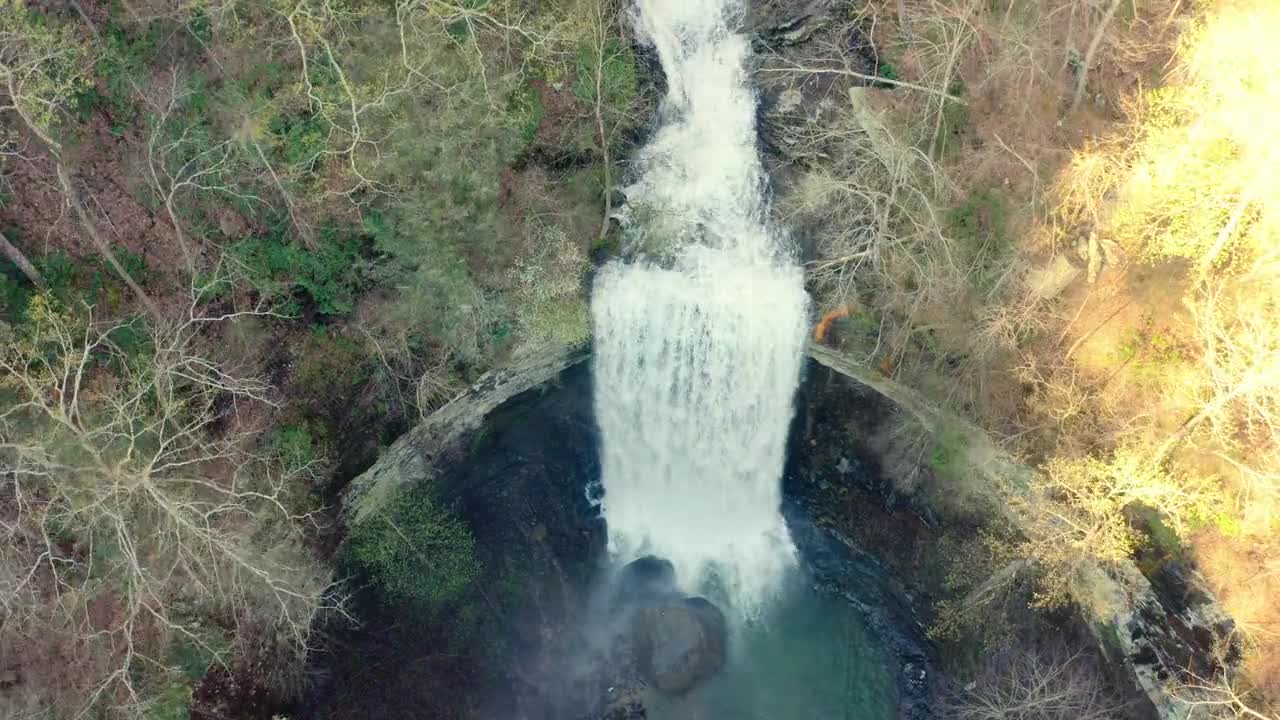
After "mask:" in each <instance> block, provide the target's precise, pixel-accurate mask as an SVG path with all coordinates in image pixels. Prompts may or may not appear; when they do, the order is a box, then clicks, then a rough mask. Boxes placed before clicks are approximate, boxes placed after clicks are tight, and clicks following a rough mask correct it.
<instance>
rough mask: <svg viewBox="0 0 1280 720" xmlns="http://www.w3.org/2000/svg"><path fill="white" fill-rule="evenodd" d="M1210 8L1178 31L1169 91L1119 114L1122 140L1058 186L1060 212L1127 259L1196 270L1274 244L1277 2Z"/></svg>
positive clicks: (1079, 158) (1277, 223)
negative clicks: (1124, 124) (1124, 121)
mask: <svg viewBox="0 0 1280 720" xmlns="http://www.w3.org/2000/svg"><path fill="white" fill-rule="evenodd" d="M1218 5H1219V6H1220V7H1218V8H1216V9H1214V10H1213V11H1212V12H1210V13H1208V14H1207V15H1205V16H1204V17H1202V18H1200V19H1199V20H1198V21H1197V22H1196V23H1195V24H1194V25H1193V27H1192V28H1191V29H1190V30H1188V31H1187V32H1186V33H1185V34H1184V36H1183V42H1182V44H1181V47H1180V48H1179V51H1178V56H1177V65H1176V67H1175V69H1174V70H1173V72H1172V74H1171V77H1170V82H1169V84H1168V85H1167V86H1166V87H1163V88H1160V89H1158V90H1155V91H1152V92H1149V93H1147V94H1146V96H1145V97H1142V98H1140V99H1139V100H1138V102H1137V103H1136V105H1135V107H1133V108H1131V109H1130V112H1131V114H1132V115H1133V120H1134V121H1135V122H1134V127H1135V133H1136V137H1135V138H1133V139H1132V143H1119V144H1106V145H1099V144H1095V145H1092V146H1090V147H1086V148H1085V149H1084V150H1082V151H1080V152H1078V153H1077V154H1076V155H1075V157H1074V158H1073V160H1072V163H1071V167H1070V169H1069V170H1068V172H1067V173H1066V174H1065V176H1064V178H1063V180H1062V181H1061V182H1060V184H1059V192H1060V193H1061V197H1062V203H1063V205H1062V210H1063V211H1064V214H1066V215H1067V216H1068V217H1069V218H1071V219H1074V220H1085V221H1089V220H1091V221H1094V222H1097V223H1098V224H1099V225H1100V229H1101V230H1102V231H1103V232H1104V233H1105V234H1107V235H1108V236H1110V237H1111V238H1113V239H1114V240H1115V241H1116V242H1118V243H1119V244H1120V245H1121V246H1122V247H1123V248H1125V249H1126V250H1127V251H1129V252H1131V253H1133V254H1134V255H1136V256H1138V257H1142V258H1145V259H1150V260H1158V259H1162V258H1175V257H1176V258H1186V259H1189V260H1192V261H1194V262H1196V263H1198V264H1199V265H1200V266H1201V267H1202V268H1204V269H1207V268H1210V267H1215V266H1217V267H1225V266H1231V265H1236V264H1239V263H1242V262H1248V261H1250V260H1251V259H1252V258H1254V257H1256V256H1257V255H1258V254H1259V253H1263V252H1266V251H1267V250H1268V249H1269V248H1275V247H1276V246H1277V244H1278V243H1280V214H1278V213H1280V177H1278V175H1277V173H1280V170H1278V168H1280V147H1277V145H1276V143H1275V142H1274V138H1275V137H1277V136H1280V116H1278V115H1277V114H1276V112H1275V108H1277V107H1280V53H1278V52H1277V50H1276V47H1275V43H1274V38H1276V37H1278V36H1280V5H1277V4H1275V3H1272V2H1267V1H1265V0H1240V1H1237V2H1222V3H1218ZM1090 216H1092V217H1090Z"/></svg>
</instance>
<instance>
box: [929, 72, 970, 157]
mask: <svg viewBox="0 0 1280 720" xmlns="http://www.w3.org/2000/svg"><path fill="white" fill-rule="evenodd" d="M947 92H948V93H950V94H951V95H952V96H954V97H957V98H958V97H963V96H964V92H965V85H964V81H962V80H960V79H959V78H956V79H954V80H952V81H951V85H950V86H949V87H948V88H947ZM940 112H941V115H940V116H939V118H938V121H937V125H936V128H937V133H936V134H935V135H934V136H933V140H932V144H931V146H930V147H931V148H932V150H933V154H934V157H936V158H939V159H941V158H943V157H945V156H946V155H947V153H948V152H949V151H951V150H957V149H959V147H960V134H961V133H962V132H964V129H965V128H966V127H968V125H969V106H968V105H966V104H964V103H962V102H957V101H955V100H950V99H944V100H943V101H942V108H941V110H940Z"/></svg>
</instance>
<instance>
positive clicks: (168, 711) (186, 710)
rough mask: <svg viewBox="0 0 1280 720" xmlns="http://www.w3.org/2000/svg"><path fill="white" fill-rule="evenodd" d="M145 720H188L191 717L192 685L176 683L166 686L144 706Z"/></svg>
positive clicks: (182, 682)
mask: <svg viewBox="0 0 1280 720" xmlns="http://www.w3.org/2000/svg"><path fill="white" fill-rule="evenodd" d="M142 717H143V719H144V720H188V718H190V717H191V685H190V684H188V683H187V682H184V681H175V682H171V683H169V684H167V685H165V686H164V687H163V688H162V689H161V690H160V691H159V692H157V693H156V694H155V695H154V696H153V697H151V698H150V699H149V700H147V701H146V702H145V703H144V704H143V706H142Z"/></svg>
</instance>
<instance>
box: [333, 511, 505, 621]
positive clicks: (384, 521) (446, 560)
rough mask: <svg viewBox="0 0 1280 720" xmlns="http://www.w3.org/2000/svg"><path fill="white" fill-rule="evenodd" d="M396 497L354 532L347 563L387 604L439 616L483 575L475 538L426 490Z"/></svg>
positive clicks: (348, 541)
mask: <svg viewBox="0 0 1280 720" xmlns="http://www.w3.org/2000/svg"><path fill="white" fill-rule="evenodd" d="M393 493H394V494H393V495H392V496H391V497H389V498H387V500H386V501H385V502H384V503H383V505H382V507H380V508H379V509H377V510H376V511H374V512H373V513H371V514H369V515H368V516H367V517H365V518H364V519H363V520H361V521H360V522H359V523H358V524H357V525H356V526H355V527H354V528H352V530H351V535H350V536H349V537H348V540H347V554H346V561H347V562H348V563H349V564H350V565H351V568H352V569H353V570H355V571H356V572H357V573H358V574H360V575H361V576H363V578H364V579H365V580H366V581H367V582H369V583H370V584H371V585H372V586H373V587H375V588H377V590H378V591H379V592H380V593H381V594H382V595H383V597H384V598H385V599H386V600H388V601H390V602H403V603H411V604H413V605H414V606H415V607H417V608H419V609H421V610H423V611H426V612H430V613H433V614H434V613H439V612H441V611H443V610H444V609H446V608H447V607H449V606H450V605H452V604H453V603H455V602H456V601H457V600H459V599H461V598H462V596H463V595H464V594H465V593H466V592H467V590H468V589H469V588H470V587H471V584H472V582H473V581H474V580H475V579H476V578H477V577H478V576H479V574H480V566H479V562H478V561H477V559H476V557H475V539H474V537H473V536H472V534H471V529H470V528H469V527H468V526H467V524H466V523H465V522H463V521H462V520H460V519H459V518H458V517H457V516H456V515H454V514H453V513H452V512H450V511H449V510H448V509H447V508H445V507H443V506H442V505H441V504H440V503H439V502H438V501H437V500H436V499H434V498H433V497H432V496H431V494H430V491H429V489H428V488H425V487H423V486H418V487H415V488H412V489H404V488H401V489H398V490H395V491H393Z"/></svg>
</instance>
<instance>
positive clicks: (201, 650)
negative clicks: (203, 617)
mask: <svg viewBox="0 0 1280 720" xmlns="http://www.w3.org/2000/svg"><path fill="white" fill-rule="evenodd" d="M230 647H231V642H230V641H229V640H228V639H227V637H226V636H225V635H224V634H223V633H221V632H219V631H216V630H211V631H205V632H201V633H198V634H197V636H196V637H191V636H188V635H185V634H184V635H181V636H179V637H178V638H177V640H176V641H175V642H174V644H173V646H172V649H171V650H170V655H171V659H170V662H171V664H172V665H173V666H174V667H175V668H177V670H178V672H180V673H182V675H183V676H184V677H185V678H186V679H187V680H190V681H192V682H198V681H199V680H200V679H201V678H203V677H204V676H205V673H207V672H209V668H210V667H211V666H212V665H213V664H214V663H216V662H218V661H219V659H220V658H221V657H222V656H223V655H224V654H225V653H226V652H227V650H228V649H229V648H230Z"/></svg>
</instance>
